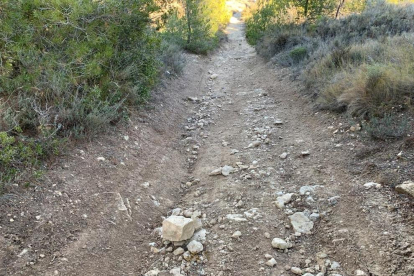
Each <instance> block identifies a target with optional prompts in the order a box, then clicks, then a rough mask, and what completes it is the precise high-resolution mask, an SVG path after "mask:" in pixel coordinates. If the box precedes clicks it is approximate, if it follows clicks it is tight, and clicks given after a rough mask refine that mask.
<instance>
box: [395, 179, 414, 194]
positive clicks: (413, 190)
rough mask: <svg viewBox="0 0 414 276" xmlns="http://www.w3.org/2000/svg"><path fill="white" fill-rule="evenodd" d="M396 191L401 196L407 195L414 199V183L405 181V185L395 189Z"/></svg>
mask: <svg viewBox="0 0 414 276" xmlns="http://www.w3.org/2000/svg"><path fill="white" fill-rule="evenodd" d="M395 190H396V191H397V192H399V193H401V194H407V195H410V196H412V197H414V182H412V181H405V182H404V183H403V184H400V185H398V186H397V187H395Z"/></svg>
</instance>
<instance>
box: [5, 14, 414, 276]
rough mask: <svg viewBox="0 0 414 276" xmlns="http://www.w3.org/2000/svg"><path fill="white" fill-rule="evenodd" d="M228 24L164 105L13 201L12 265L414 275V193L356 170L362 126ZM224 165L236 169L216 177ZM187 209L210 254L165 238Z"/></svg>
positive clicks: (16, 269) (122, 271)
mask: <svg viewBox="0 0 414 276" xmlns="http://www.w3.org/2000/svg"><path fill="white" fill-rule="evenodd" d="M227 31H228V34H229V36H228V37H229V41H228V42H227V43H226V44H225V45H224V46H223V48H222V49H221V50H220V51H219V52H218V53H217V54H215V55H214V56H213V57H212V58H211V60H203V59H200V58H198V57H195V56H188V57H187V59H188V61H189V62H188V63H189V65H188V67H187V69H186V71H187V72H186V73H185V74H184V77H183V78H182V79H180V80H175V81H171V82H170V83H167V85H166V88H165V89H164V90H165V91H169V92H170V93H166V92H164V93H165V94H163V97H165V100H163V101H161V100H160V102H158V103H157V104H158V105H159V108H157V107H156V108H155V110H153V111H150V112H148V114H149V115H148V116H146V117H145V116H144V115H143V114H139V115H137V120H136V121H132V122H131V127H129V128H126V129H123V130H122V131H121V132H120V133H119V135H116V137H115V136H110V137H105V138H102V139H100V140H99V141H94V142H92V143H91V144H88V145H84V146H83V147H82V148H81V149H79V150H78V151H77V152H76V153H75V154H74V155H73V156H70V157H68V158H67V160H66V162H65V164H64V165H63V166H62V167H59V168H55V169H54V170H52V171H51V172H50V173H49V174H48V175H47V177H46V181H45V183H43V184H42V185H40V186H39V187H38V188H37V189H36V191H35V193H34V194H33V195H30V196H25V197H21V198H18V199H15V200H12V201H9V202H8V203H7V205H6V204H5V205H4V208H5V209H6V210H7V212H5V213H3V214H2V215H1V222H2V224H1V225H2V227H1V228H0V231H1V234H2V235H1V236H0V249H1V250H0V254H1V255H0V263H1V266H0V275H144V274H146V273H153V274H147V275H214V276H216V275H233V276H238V275H246V276H247V275H249V276H251V275H274V276H281V275H285V276H288V275H295V274H294V273H293V272H292V271H291V268H292V267H297V268H298V269H299V268H300V269H301V273H300V272H297V273H300V275H302V274H305V273H311V274H307V276H311V275H318V276H322V275H332V276H333V275H335V276H338V275H342V276H346V275H355V271H356V270H358V269H359V270H361V273H362V272H364V273H366V274H365V275H369V276H372V275H375V276H391V275H397V276H407V275H414V262H413V254H412V250H414V249H413V241H414V240H413V236H414V231H413V219H412V218H413V217H412V214H411V213H409V210H408V211H407V210H404V209H402V208H399V204H403V203H405V202H406V199H405V198H403V199H401V198H397V196H396V195H394V194H393V193H392V192H391V191H390V189H388V188H387V187H382V188H378V189H377V188H375V187H372V188H370V189H366V188H365V187H364V186H363V184H365V183H367V182H371V181H373V179H368V178H367V177H366V176H365V175H364V174H356V173H352V170H351V168H354V167H355V166H356V165H355V166H354V164H353V161H352V156H353V151H354V150H355V149H357V148H358V147H359V146H361V145H360V142H359V141H358V140H357V139H354V136H355V135H354V134H352V133H348V132H344V131H341V124H340V123H339V122H337V121H335V119H334V117H333V116H331V115H329V114H323V113H315V111H314V110H312V108H311V104H310V103H309V102H307V100H306V99H304V98H303V97H302V96H300V93H298V92H296V91H297V90H298V89H297V87H296V86H295V83H293V82H291V81H289V73H288V71H284V70H281V69H277V70H276V69H273V68H272V67H270V66H269V65H266V64H265V63H264V62H263V61H262V60H261V59H260V58H259V57H258V56H257V55H256V54H255V51H254V49H253V48H252V47H250V46H249V45H248V44H247V43H246V41H245V39H244V33H243V32H244V24H243V22H242V21H241V20H240V16H239V15H238V14H236V15H235V17H233V18H232V22H231V24H230V25H229V27H228V29H227ZM188 97H190V98H188ZM338 130H339V131H338ZM97 145H98V146H97ZM223 166H231V167H232V168H233V171H232V172H231V173H230V174H229V175H228V176H223V175H210V173H211V172H212V171H213V170H215V169H217V168H220V167H223ZM356 167H358V166H356ZM289 193H292V194H294V195H292V198H291V201H290V202H287V203H286V205H285V207H284V208H279V207H277V206H276V204H275V201H277V198H278V197H281V196H283V195H286V194H289ZM177 208H180V209H181V212H180V210H179V209H177ZM173 209H175V212H178V214H180V213H181V214H183V215H186V216H188V217H191V215H196V216H199V217H200V219H201V222H202V224H203V226H202V230H201V231H202V232H201V233H200V232H199V239H200V241H202V243H203V244H204V250H203V252H202V253H200V254H196V255H190V254H186V253H184V254H183V255H175V254H173V253H172V250H175V249H176V248H177V247H179V246H181V245H175V246H174V245H173V244H170V243H168V242H167V243H165V242H164V241H163V240H162V238H161V237H160V235H159V232H158V231H157V228H158V227H160V226H161V223H162V220H163V219H164V218H165V217H167V216H169V215H170V214H171V212H172V210H173ZM295 213H303V215H304V216H305V217H307V219H306V221H307V224H308V225H313V227H312V229H310V231H309V233H307V234H305V233H302V234H300V233H298V231H295V229H293V227H292V225H291V222H290V219H289V216H291V215H293V214H295ZM11 218H14V219H13V222H10V219H11ZM237 231H239V233H236V232H237ZM235 233H236V235H235V236H233V235H234V234H235ZM274 238H281V239H284V240H285V241H287V242H288V243H290V244H291V246H292V247H291V248H289V249H287V250H280V249H274V248H272V240H273V239H274ZM183 248H184V249H185V250H186V247H185V245H183ZM271 258H273V259H274V260H275V263H274V266H269V265H267V264H266V262H268V260H269V259H271ZM151 271H152V272H151ZM157 271H158V272H157ZM174 273H175V274H174ZM361 275H364V274H361Z"/></svg>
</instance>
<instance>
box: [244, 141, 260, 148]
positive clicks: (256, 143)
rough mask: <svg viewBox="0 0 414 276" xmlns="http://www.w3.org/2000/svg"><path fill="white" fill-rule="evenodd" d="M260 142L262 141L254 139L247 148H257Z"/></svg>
mask: <svg viewBox="0 0 414 276" xmlns="http://www.w3.org/2000/svg"><path fill="white" fill-rule="evenodd" d="M261 144H262V141H254V142H252V143H250V144H249V145H248V146H247V148H257V147H259V146H260V145H261Z"/></svg>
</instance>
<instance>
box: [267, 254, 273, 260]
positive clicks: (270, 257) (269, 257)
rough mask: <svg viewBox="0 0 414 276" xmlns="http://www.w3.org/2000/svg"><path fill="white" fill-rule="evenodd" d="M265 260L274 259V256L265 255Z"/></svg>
mask: <svg viewBox="0 0 414 276" xmlns="http://www.w3.org/2000/svg"><path fill="white" fill-rule="evenodd" d="M265 258H266V259H272V258H273V256H272V255H270V254H265Z"/></svg>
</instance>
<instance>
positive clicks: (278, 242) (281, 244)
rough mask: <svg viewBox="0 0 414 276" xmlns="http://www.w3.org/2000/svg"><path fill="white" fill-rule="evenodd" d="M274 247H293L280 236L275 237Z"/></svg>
mask: <svg viewBox="0 0 414 276" xmlns="http://www.w3.org/2000/svg"><path fill="white" fill-rule="evenodd" d="M272 247H273V248H276V249H282V250H283V249H288V248H291V247H292V244H291V243H289V242H287V241H285V240H283V239H279V238H274V239H273V240H272Z"/></svg>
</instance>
